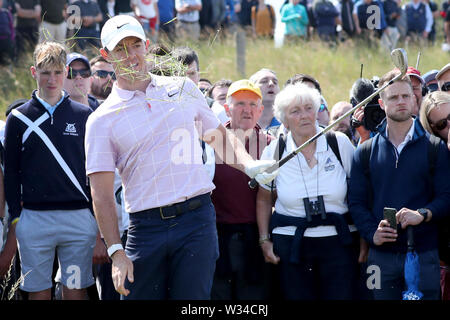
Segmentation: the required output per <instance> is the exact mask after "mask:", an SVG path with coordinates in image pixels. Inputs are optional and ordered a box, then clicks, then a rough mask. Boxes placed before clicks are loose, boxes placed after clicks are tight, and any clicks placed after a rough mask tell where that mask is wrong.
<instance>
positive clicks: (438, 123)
mask: <svg viewBox="0 0 450 320" xmlns="http://www.w3.org/2000/svg"><path fill="white" fill-rule="evenodd" d="M448 121H450V113H449V114H448V116H447V118H444V119H441V120H438V121H436V123H432V125H433V126H434V127H435V128H436V130H444V129H445V128H447V125H448Z"/></svg>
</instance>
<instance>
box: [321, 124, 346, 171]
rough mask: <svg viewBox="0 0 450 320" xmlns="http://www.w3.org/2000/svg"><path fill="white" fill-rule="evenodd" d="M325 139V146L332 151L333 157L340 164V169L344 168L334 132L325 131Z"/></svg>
mask: <svg viewBox="0 0 450 320" xmlns="http://www.w3.org/2000/svg"><path fill="white" fill-rule="evenodd" d="M325 138H326V139H327V144H328V145H329V146H330V148H331V150H333V153H334V155H335V156H336V158H337V159H338V160H339V163H340V164H341V166H342V168H344V165H343V164H342V158H341V153H340V152H339V146H338V142H337V139H336V134H335V133H334V131H327V132H326V133H325Z"/></svg>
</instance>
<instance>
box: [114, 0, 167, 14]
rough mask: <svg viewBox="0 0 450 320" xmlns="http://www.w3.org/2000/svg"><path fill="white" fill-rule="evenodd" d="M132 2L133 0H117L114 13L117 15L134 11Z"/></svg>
mask: <svg viewBox="0 0 450 320" xmlns="http://www.w3.org/2000/svg"><path fill="white" fill-rule="evenodd" d="M161 1H167V0H161ZM130 2H131V0H116V4H115V5H114V13H115V14H116V15H117V14H119V13H127V12H132V11H133V10H132V9H131V6H130Z"/></svg>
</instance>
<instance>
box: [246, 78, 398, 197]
mask: <svg viewBox="0 0 450 320" xmlns="http://www.w3.org/2000/svg"><path fill="white" fill-rule="evenodd" d="M403 76H404V74H403V73H400V74H399V75H397V76H396V77H395V78H394V79H392V80H391V81H389V82H388V83H385V84H384V85H383V86H382V87H381V88H379V89H378V90H376V91H375V92H373V93H372V94H371V95H370V96H368V97H367V98H365V99H364V100H363V101H361V102H360V103H358V104H357V105H356V106H354V107H353V108H352V109H350V110H348V111H347V112H346V113H344V114H343V115H342V116H340V117H339V118H337V119H336V120H335V121H334V122H333V123H331V124H330V125H328V126H327V127H325V128H324V129H323V130H322V131H320V132H318V133H316V134H315V135H314V136H313V137H311V138H309V139H308V140H307V141H306V142H304V143H303V144H302V145H301V146H299V147H298V148H297V149H295V150H294V151H292V152H291V153H290V154H288V155H287V156H286V157H284V158H282V159H280V160H279V161H278V162H276V163H275V164H273V165H272V166H271V167H269V168H267V169H266V170H265V171H266V172H268V173H272V172H274V171H275V170H277V169H278V168H279V167H281V166H282V165H283V164H285V163H286V162H288V161H289V160H291V159H292V158H293V157H295V156H296V155H297V154H298V153H299V152H300V151H301V150H303V149H304V148H305V147H306V146H308V145H309V144H311V143H312V142H314V141H315V140H317V138H319V137H320V136H321V135H323V134H325V133H327V132H328V131H329V130H330V129H331V128H333V127H334V126H335V125H336V124H338V123H339V122H341V121H342V120H343V119H344V118H346V117H348V116H349V115H350V114H352V113H353V112H355V110H356V109H358V108H360V107H362V106H365V105H366V104H367V103H369V102H370V101H371V100H372V99H373V98H374V97H375V96H376V95H377V94H379V93H380V92H381V91H383V90H384V89H386V87H387V86H390V85H391V84H392V83H394V82H395V81H397V80H398V79H400V78H401V77H403ZM248 185H249V187H250V188H251V189H254V188H255V187H256V186H257V185H258V182H257V181H256V180H255V178H253V179H252V180H250V182H249V183H248Z"/></svg>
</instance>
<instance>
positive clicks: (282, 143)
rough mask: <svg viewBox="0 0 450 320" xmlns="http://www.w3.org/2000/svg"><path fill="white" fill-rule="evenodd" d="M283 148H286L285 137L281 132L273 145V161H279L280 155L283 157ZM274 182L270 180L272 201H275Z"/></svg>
mask: <svg viewBox="0 0 450 320" xmlns="http://www.w3.org/2000/svg"><path fill="white" fill-rule="evenodd" d="M285 149H286V137H285V135H284V134H283V133H281V134H280V136H279V137H278V142H277V145H276V147H275V152H274V154H273V159H274V160H275V161H279V160H280V159H281V157H283V152H284V150H285ZM277 151H278V152H277ZM274 182H275V180H272V182H271V184H270V193H271V194H272V203H275V195H274V192H273V189H274Z"/></svg>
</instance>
